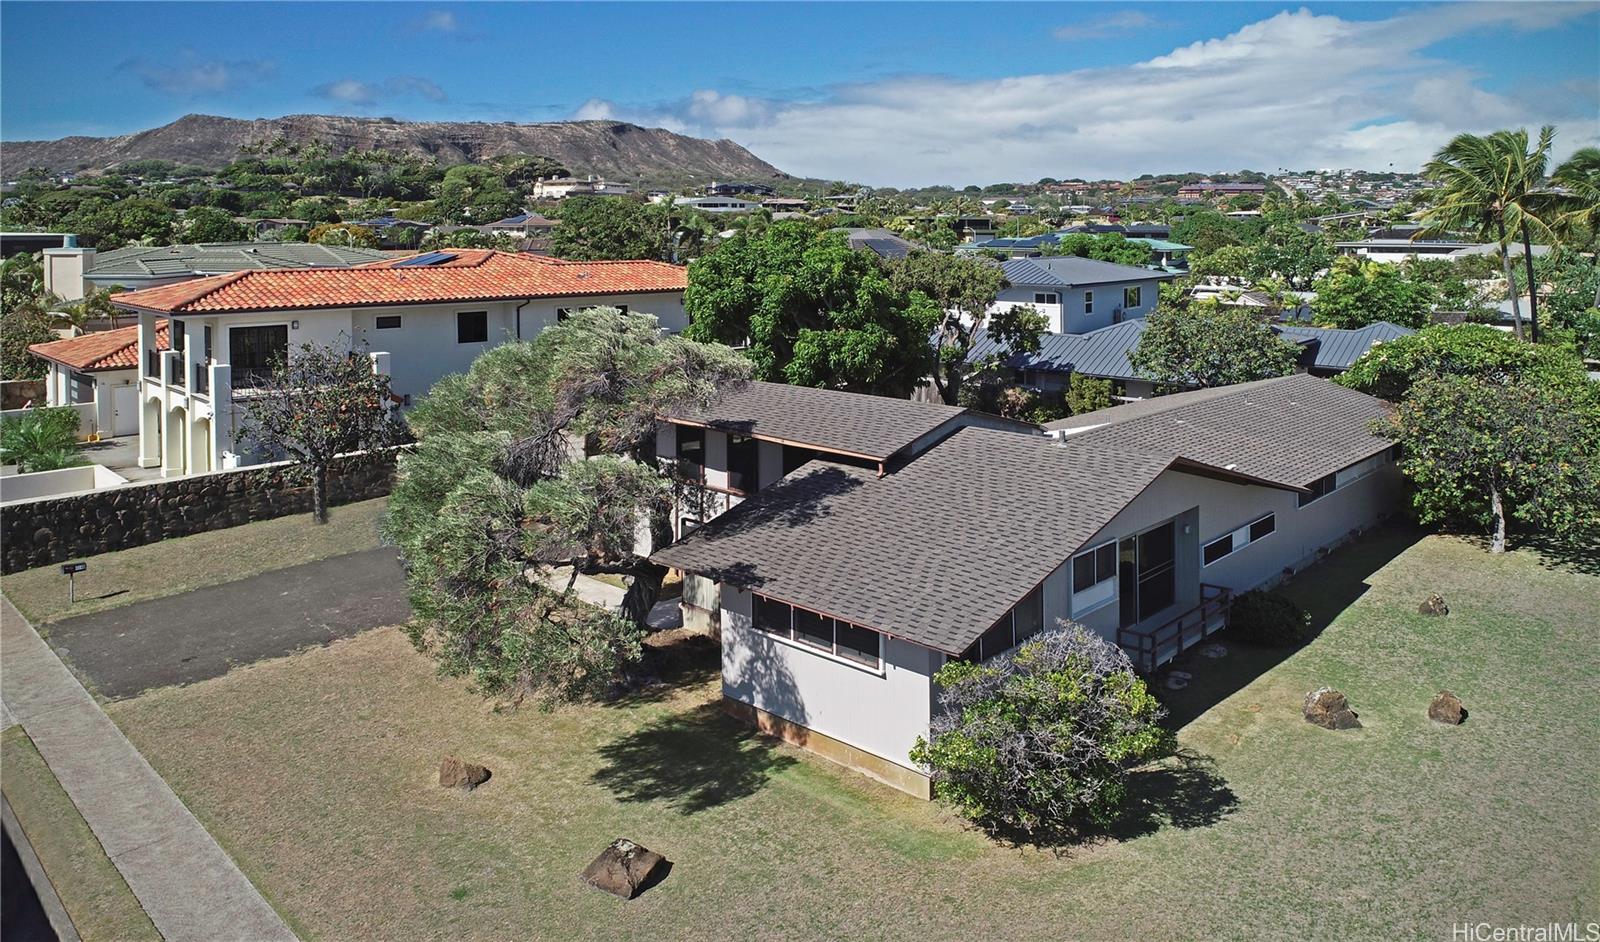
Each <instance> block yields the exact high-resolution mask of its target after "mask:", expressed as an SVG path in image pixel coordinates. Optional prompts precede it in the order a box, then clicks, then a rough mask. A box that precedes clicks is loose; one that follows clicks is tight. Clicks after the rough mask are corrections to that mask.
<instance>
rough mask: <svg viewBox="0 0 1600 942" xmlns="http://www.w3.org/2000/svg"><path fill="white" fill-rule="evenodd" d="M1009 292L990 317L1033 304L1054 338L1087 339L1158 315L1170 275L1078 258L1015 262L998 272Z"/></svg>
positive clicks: (1001, 293)
mask: <svg viewBox="0 0 1600 942" xmlns="http://www.w3.org/2000/svg"><path fill="white" fill-rule="evenodd" d="M1000 267H1001V268H1002V269H1003V270H1004V271H1005V275H1006V280H1007V281H1009V282H1010V283H1011V287H1009V288H1006V289H1005V290H1004V291H1001V292H1000V294H999V296H998V297H997V298H996V299H995V302H994V304H993V305H991V306H990V308H989V310H990V313H997V312H1000V311H1006V310H1009V309H1010V308H1011V307H1013V306H1015V305H1019V304H1029V305H1032V306H1033V307H1034V309H1035V310H1037V311H1038V312H1039V313H1040V314H1043V315H1044V316H1045V319H1046V320H1047V321H1048V326H1046V328H1045V329H1046V330H1048V331H1049V332H1050V333H1053V334H1083V333H1088V332H1089V331H1091V330H1097V329H1099V328H1101V327H1109V326H1111V325H1112V324H1119V323H1121V322H1123V321H1125V320H1132V319H1134V318H1139V317H1146V316H1148V315H1149V314H1150V313H1151V312H1153V311H1154V310H1155V309H1156V303H1157V302H1158V301H1159V300H1160V288H1161V283H1162V282H1163V281H1168V280H1171V278H1172V277H1173V276H1172V275H1171V274H1168V273H1166V272H1160V271H1154V270H1152V269H1148V268H1137V267H1135V266H1132V265H1118V264H1116V263H1114V262H1102V261H1097V260H1095V259H1092V258H1079V257H1078V256H1076V255H1057V256H1051V257H1046V258H1013V259H1009V260H1007V261H1005V262H1003V263H1001V266H1000Z"/></svg>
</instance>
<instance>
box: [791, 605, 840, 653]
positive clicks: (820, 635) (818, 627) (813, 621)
mask: <svg viewBox="0 0 1600 942" xmlns="http://www.w3.org/2000/svg"><path fill="white" fill-rule="evenodd" d="M794 640H796V641H799V642H802V643H804V644H809V645H811V646H812V647H814V648H822V649H823V650H824V651H832V650H833V619H831V618H829V617H827V616H826V615H818V614H817V613H816V612H809V611H806V610H805V609H803V608H797V609H795V610H794Z"/></svg>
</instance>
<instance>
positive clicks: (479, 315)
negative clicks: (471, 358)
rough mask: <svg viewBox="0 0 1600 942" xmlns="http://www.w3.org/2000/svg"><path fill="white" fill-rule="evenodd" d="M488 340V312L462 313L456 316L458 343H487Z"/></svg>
mask: <svg viewBox="0 0 1600 942" xmlns="http://www.w3.org/2000/svg"><path fill="white" fill-rule="evenodd" d="M488 340H489V312H488V311H462V312H460V313H458V314H457V315H456V343H487V342H488Z"/></svg>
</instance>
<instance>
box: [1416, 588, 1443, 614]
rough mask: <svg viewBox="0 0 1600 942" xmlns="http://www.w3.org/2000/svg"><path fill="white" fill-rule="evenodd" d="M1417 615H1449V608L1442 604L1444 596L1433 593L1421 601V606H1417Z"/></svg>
mask: <svg viewBox="0 0 1600 942" xmlns="http://www.w3.org/2000/svg"><path fill="white" fill-rule="evenodd" d="M1417 614H1419V615H1448V614H1450V606H1448V605H1446V604H1444V596H1442V595H1440V594H1439V593H1437V592H1435V593H1433V594H1432V595H1430V596H1428V597H1427V598H1425V599H1423V600H1422V604H1421V605H1418V606H1417Z"/></svg>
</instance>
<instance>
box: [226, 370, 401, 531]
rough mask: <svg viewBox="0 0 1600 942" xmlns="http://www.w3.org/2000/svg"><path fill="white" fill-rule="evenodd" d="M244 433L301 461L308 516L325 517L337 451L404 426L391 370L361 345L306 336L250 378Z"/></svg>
mask: <svg viewBox="0 0 1600 942" xmlns="http://www.w3.org/2000/svg"><path fill="white" fill-rule="evenodd" d="M251 388H252V391H253V392H254V393H255V395H253V396H252V397H251V399H250V408H249V410H248V411H246V412H245V419H244V423H243V425H242V427H241V431H242V436H241V437H242V438H244V439H246V440H248V441H251V442H254V443H256V444H259V445H260V446H262V447H263V448H265V449H267V450H268V451H271V452H275V453H281V454H283V455H286V456H288V457H289V458H292V459H294V460H295V461H296V462H298V463H299V468H298V470H299V471H301V472H303V473H305V474H306V475H307V476H309V477H310V479H311V516H312V519H314V520H315V521H316V522H317V523H327V522H328V472H329V469H330V468H331V467H332V466H333V460H334V458H335V457H336V456H339V455H347V454H350V453H351V452H365V451H371V450H373V449H377V448H383V447H385V446H387V445H390V444H394V443H395V442H396V441H398V440H399V439H400V438H401V437H402V435H403V433H402V430H401V428H400V425H399V422H398V419H397V417H396V415H395V413H394V411H393V409H392V402H391V398H392V397H391V396H390V394H389V377H388V376H387V375H385V374H383V373H379V372H376V371H375V370H373V368H372V359H371V358H370V357H368V356H367V355H366V353H365V352H364V351H362V350H360V349H349V348H339V347H331V346H323V345H320V344H309V343H307V344H301V345H300V348H299V349H298V350H295V351H294V352H293V353H292V354H290V355H289V356H287V357H285V358H283V359H280V360H279V361H278V362H277V363H275V364H273V366H272V369H271V370H270V371H269V372H268V373H267V374H266V375H265V376H261V377H258V378H257V379H256V380H255V381H254V382H253V384H252V387H251Z"/></svg>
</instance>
